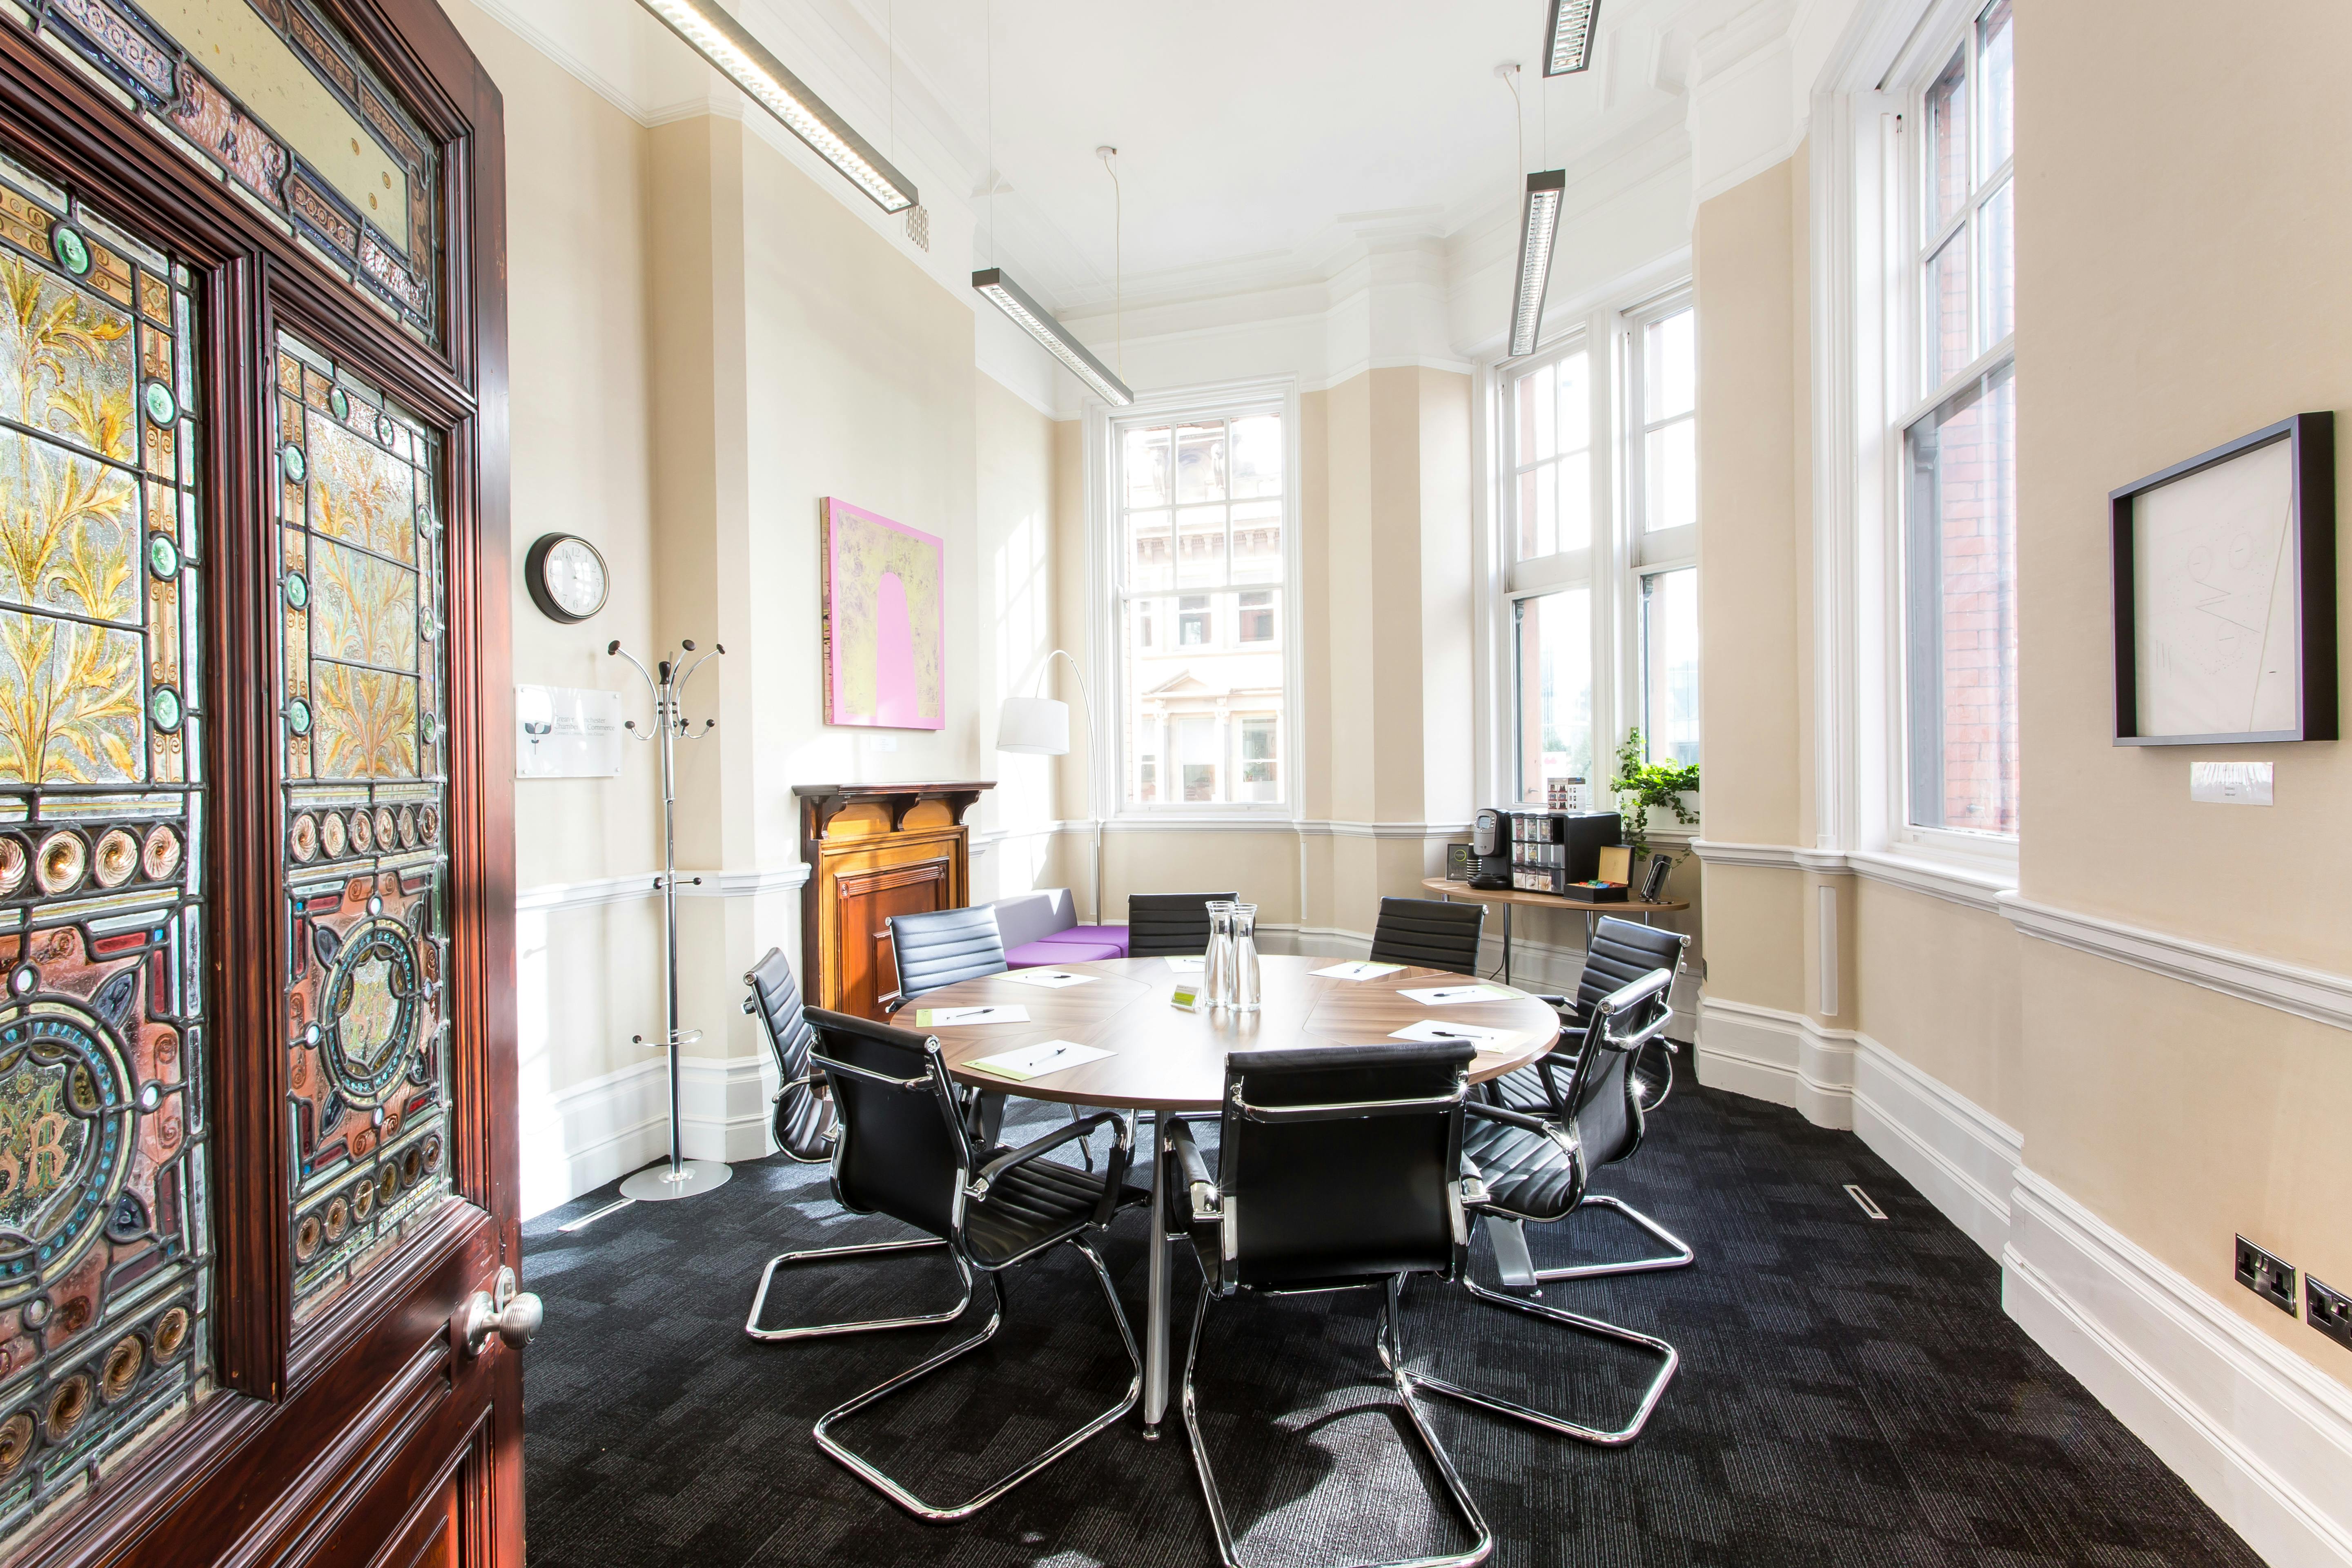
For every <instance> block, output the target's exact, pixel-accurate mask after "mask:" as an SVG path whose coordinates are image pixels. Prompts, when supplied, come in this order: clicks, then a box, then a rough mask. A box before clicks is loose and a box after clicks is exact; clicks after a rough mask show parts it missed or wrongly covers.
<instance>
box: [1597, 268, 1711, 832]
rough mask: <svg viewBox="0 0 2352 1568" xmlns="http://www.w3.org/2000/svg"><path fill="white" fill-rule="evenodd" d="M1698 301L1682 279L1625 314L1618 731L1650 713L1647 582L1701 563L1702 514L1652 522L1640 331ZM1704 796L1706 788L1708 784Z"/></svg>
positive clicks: (1702, 738) (1694, 416) (1702, 747)
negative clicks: (1671, 524) (1676, 522)
mask: <svg viewBox="0 0 2352 1568" xmlns="http://www.w3.org/2000/svg"><path fill="white" fill-rule="evenodd" d="M1693 303H1694V301H1693V296H1692V290H1691V287H1690V285H1689V284H1687V283H1684V284H1681V285H1679V286H1677V287H1675V288H1674V289H1668V290H1667V291H1665V292H1664V293H1663V294H1660V295H1658V296H1655V297H1654V298H1653V299H1651V300H1646V301H1644V302H1643V304H1641V305H1638V306H1636V307H1634V308H1633V309H1632V310H1626V311H1624V312H1623V313H1622V314H1623V321H1624V325H1623V328H1622V331H1623V341H1622V347H1621V349H1620V351H1619V358H1620V359H1621V361H1622V363H1623V364H1624V367H1625V372H1624V374H1625V398H1624V405H1625V419H1624V426H1625V430H1624V439H1625V496H1626V505H1625V511H1626V517H1625V570H1624V574H1623V576H1624V584H1623V594H1624V598H1623V602H1622V620H1621V624H1622V626H1624V628H1625V629H1624V633H1623V635H1622V637H1619V639H1618V643H1619V648H1620V657H1621V658H1622V669H1621V679H1620V680H1619V683H1618V684H1619V689H1621V690H1622V692H1623V694H1624V713H1625V720H1624V721H1623V722H1622V723H1621V724H1619V725H1618V727H1617V728H1618V731H1619V732H1620V733H1621V734H1622V732H1623V731H1626V730H1628V729H1631V728H1632V727H1633V725H1635V724H1639V723H1642V722H1643V721H1644V720H1645V719H1646V718H1647V717H1648V713H1647V709H1648V706H1649V693H1648V675H1649V671H1648V669H1647V668H1646V666H1645V664H1644V660H1645V659H1646V658H1647V657H1648V649H1647V647H1645V646H1644V643H1643V627H1642V583H1643V579H1644V578H1648V577H1654V576H1656V575H1657V574H1660V573H1664V572H1675V571H1680V570H1682V569H1683V568H1685V567H1689V568H1692V569H1696V567H1697V566H1698V536H1699V529H1700V527H1701V526H1702V525H1703V524H1704V522H1705V521H1706V519H1705V517H1704V515H1702V516H1701V517H1700V519H1699V521H1696V522H1688V523H1685V524H1682V525H1681V526H1679V527H1675V528H1664V529H1656V530H1653V529H1651V528H1650V526H1649V508H1650V505H1651V498H1650V495H1649V493H1648V492H1649V473H1650V465H1649V453H1648V442H1649V434H1650V431H1651V429H1652V428H1654V426H1652V424H1651V423H1650V420H1649V418H1648V409H1649V406H1650V402H1649V387H1648V384H1647V382H1646V380H1645V378H1646V376H1647V374H1648V364H1649V356H1648V355H1647V354H1646V353H1643V342H1642V339H1643V334H1644V333H1645V332H1646V331H1648V330H1649V329H1650V327H1651V326H1652V325H1653V324H1654V323H1655V322H1658V321H1663V320H1664V319H1665V318H1666V317H1668V316H1672V315H1674V314H1675V313H1676V312H1678V311H1681V310H1691V309H1692V308H1693ZM1693 354H1694V358H1696V348H1694V350H1693ZM1689 417H1690V419H1691V421H1692V423H1693V424H1694V425H1696V423H1697V420H1698V413H1697V409H1696V405H1694V407H1693V409H1692V412H1691V414H1690V416H1689ZM1659 423H1660V424H1664V423H1667V422H1666V421H1660V422H1659ZM1693 478H1694V479H1696V475H1694V476H1693ZM1699 685H1700V689H1702V691H1704V689H1705V688H1706V656H1705V652H1704V649H1702V651H1701V655H1700V660H1699ZM1649 739H1650V734H1649V731H1648V730H1647V729H1644V730H1643V741H1644V742H1647V741H1648V740H1649ZM1615 754H1616V752H1615V747H1614V742H1612V748H1611V752H1610V755H1611V756H1612V757H1613V756H1615ZM1699 760H1700V763H1701V767H1700V771H1699V777H1700V778H1701V779H1702V780H1704V779H1705V778H1706V768H1705V765H1704V764H1705V763H1706V728H1705V726H1704V725H1703V724H1702V726H1701V727H1700V731H1699ZM1702 793H1704V790H1703V789H1702ZM1694 831H1696V829H1694Z"/></svg>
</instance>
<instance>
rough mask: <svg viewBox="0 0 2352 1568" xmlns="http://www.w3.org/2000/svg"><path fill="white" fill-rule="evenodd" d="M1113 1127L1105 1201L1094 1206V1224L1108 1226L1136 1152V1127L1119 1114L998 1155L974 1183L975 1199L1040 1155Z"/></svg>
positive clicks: (1104, 1113)
mask: <svg viewBox="0 0 2352 1568" xmlns="http://www.w3.org/2000/svg"><path fill="white" fill-rule="evenodd" d="M1105 1123H1110V1124H1112V1125H1114V1126H1116V1127H1118V1139H1117V1141H1116V1142H1113V1143H1112V1145H1111V1152H1110V1157H1109V1158H1108V1160H1106V1161H1104V1162H1103V1190H1102V1199H1101V1201H1100V1202H1099V1203H1097V1205H1095V1223H1096V1224H1097V1225H1108V1224H1109V1223H1110V1216H1111V1215H1113V1214H1115V1213H1117V1212H1118V1194H1119V1189H1120V1188H1121V1187H1122V1186H1124V1185H1125V1184H1126V1183H1127V1167H1128V1162H1129V1159H1130V1158H1131V1157H1132V1155H1133V1153H1134V1150H1135V1123H1134V1122H1133V1121H1131V1120H1129V1118H1128V1117H1127V1116H1126V1115H1125V1114H1124V1113H1122V1112H1120V1111H1117V1110H1101V1111H1097V1112H1096V1113H1095V1114H1094V1115H1092V1116H1089V1117H1087V1119H1086V1120H1084V1121H1073V1122H1071V1123H1069V1124H1068V1125H1067V1126H1065V1127H1060V1128H1057V1129H1055V1131H1051V1132H1048V1133H1046V1134H1045V1136H1044V1137H1043V1138H1040V1139H1038V1140H1036V1141H1035V1142H1030V1143H1024V1144H1023V1145H1021V1147H1020V1148H1018V1149H1014V1150H1013V1151H1011V1152H1007V1153H1003V1154H999V1155H998V1156H997V1157H996V1158H995V1159H993V1160H991V1161H989V1162H988V1163H986V1164H984V1165H982V1167H981V1168H980V1173H979V1174H978V1175H977V1176H975V1177H974V1178H973V1179H972V1187H973V1189H974V1191H973V1194H972V1195H973V1196H974V1197H985V1196H986V1195H987V1193H988V1189H989V1187H990V1185H991V1184H993V1183H994V1182H995V1181H996V1179H997V1178H998V1177H999V1176H1002V1175H1003V1174H1004V1173H1005V1172H1007V1171H1009V1170H1011V1169H1013V1167H1014V1166H1015V1165H1024V1164H1026V1163H1029V1162H1030V1161H1032V1160H1034V1159H1035V1158H1036V1157H1037V1156H1038V1155H1040V1154H1049V1153H1051V1152H1054V1151H1055V1150H1056V1149H1058V1148H1060V1147H1061V1146H1062V1145H1063V1144H1065V1143H1071V1142H1076V1141H1077V1140H1079V1139H1081V1138H1085V1137H1088V1136H1090V1135H1091V1134H1092V1133H1093V1132H1094V1131H1095V1129H1096V1128H1097V1127H1100V1126H1103V1125H1104V1124H1105Z"/></svg>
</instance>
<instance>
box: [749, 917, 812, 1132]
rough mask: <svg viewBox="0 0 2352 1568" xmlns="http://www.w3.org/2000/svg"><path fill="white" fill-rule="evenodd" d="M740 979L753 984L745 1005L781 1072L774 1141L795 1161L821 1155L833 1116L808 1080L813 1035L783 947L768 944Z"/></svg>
mask: <svg viewBox="0 0 2352 1568" xmlns="http://www.w3.org/2000/svg"><path fill="white" fill-rule="evenodd" d="M743 984H746V985H748V986H750V987H751V995H750V996H748V997H746V998H745V999H744V1005H743V1010H744V1011H745V1012H747V1013H750V1014H751V1015H752V1016H754V1017H756V1018H758V1019H759V1020H760V1023H761V1027H762V1028H763V1029H764V1030H765V1031H766V1034H767V1037H768V1047H769V1048H770V1049H771V1050H772V1051H774V1052H775V1053H776V1068H777V1070H778V1071H779V1072H780V1073H781V1074H782V1083H783V1089H782V1092H781V1093H779V1094H778V1095H777V1096H776V1142H778V1143H779V1144H781V1145H782V1147H783V1151H784V1152H786V1153H787V1154H790V1155H792V1156H793V1158H794V1159H796V1160H822V1159H823V1158H824V1154H825V1151H826V1150H827V1149H828V1148H829V1147H831V1145H832V1142H833V1140H832V1138H831V1136H830V1135H829V1125H830V1122H831V1120H832V1118H831V1114H830V1113H829V1112H828V1111H827V1110H826V1109H825V1103H824V1098H823V1097H822V1096H820V1095H819V1094H818V1093H817V1092H816V1085H815V1084H814V1082H812V1081H811V1080H810V1074H811V1072H812V1070H813V1069H812V1068H810V1067H809V1044H810V1042H811V1041H812V1040H814V1038H815V1034H814V1031H812V1030H811V1029H810V1028H809V1024H808V1016H807V1015H806V1014H804V1013H803V1011H802V1010H801V988H800V985H799V984H798V983H797V982H795V981H794V979H793V966H792V963H791V962H790V961H789V960H787V959H786V958H785V957H784V950H783V949H782V948H781V947H772V948H770V949H769V950H768V956H767V957H765V958H763V959H761V960H760V962H759V963H757V964H755V965H753V966H752V969H751V973H749V974H746V975H745V976H743Z"/></svg>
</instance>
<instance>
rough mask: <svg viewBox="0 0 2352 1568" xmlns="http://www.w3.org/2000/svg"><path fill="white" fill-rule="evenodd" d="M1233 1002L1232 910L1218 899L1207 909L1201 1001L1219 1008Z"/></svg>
mask: <svg viewBox="0 0 2352 1568" xmlns="http://www.w3.org/2000/svg"><path fill="white" fill-rule="evenodd" d="M1233 999H1234V906H1233V905H1232V904H1230V903H1228V902H1226V901H1225V900H1222V899H1219V900H1213V902H1211V904H1210V905H1209V952H1208V957H1207V960H1206V961H1205V962H1204V963H1202V965H1201V1000H1202V1002H1204V1003H1206V1004H1207V1005H1210V1006H1212V1007H1223V1006H1226V1005H1229V1004H1231V1003H1232V1001H1233Z"/></svg>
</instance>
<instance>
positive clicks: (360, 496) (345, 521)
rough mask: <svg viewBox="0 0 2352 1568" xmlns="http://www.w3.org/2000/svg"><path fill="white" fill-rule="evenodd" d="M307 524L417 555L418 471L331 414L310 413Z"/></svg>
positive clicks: (400, 557) (381, 549)
mask: <svg viewBox="0 0 2352 1568" xmlns="http://www.w3.org/2000/svg"><path fill="white" fill-rule="evenodd" d="M308 460H309V463H310V526H311V528H312V529H314V530H316V531H318V532H320V533H325V534H331V535H332V536H334V537H335V538H337V539H344V540H349V541H350V542H352V543H353V544H357V545H361V546H363V547H364V548H366V549H369V550H373V551H374V552H376V553H377V554H379V555H388V556H390V557H391V558H392V559H394V561H400V562H406V563H415V560H416V471H415V469H414V468H410V467H409V466H408V465H407V464H406V463H404V462H402V461H401V460H400V459H399V458H397V457H395V456H394V455H393V454H392V453H390V452H387V451H385V450H384V449H383V447H381V446H379V445H377V444H375V443H373V442H369V441H366V440H362V438H361V437H357V436H354V435H352V433H351V432H350V431H349V430H346V429H345V428H343V426H341V425H339V424H337V423H336V422H335V421H334V420H332V419H322V418H320V416H318V415H317V414H315V413H313V414H312V415H311V416H310V454H309V459H308Z"/></svg>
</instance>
